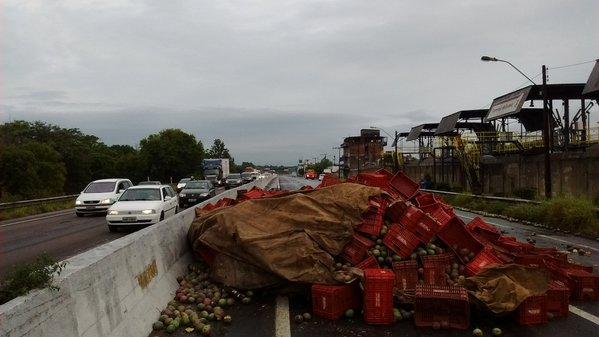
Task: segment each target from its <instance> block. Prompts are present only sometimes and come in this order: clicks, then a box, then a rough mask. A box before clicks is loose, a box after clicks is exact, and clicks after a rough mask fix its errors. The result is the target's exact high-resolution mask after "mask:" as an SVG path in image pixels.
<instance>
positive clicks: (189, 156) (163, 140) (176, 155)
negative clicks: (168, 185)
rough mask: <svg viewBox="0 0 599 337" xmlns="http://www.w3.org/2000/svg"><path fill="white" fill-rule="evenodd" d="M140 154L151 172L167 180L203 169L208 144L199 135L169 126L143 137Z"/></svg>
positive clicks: (153, 176)
mask: <svg viewBox="0 0 599 337" xmlns="http://www.w3.org/2000/svg"><path fill="white" fill-rule="evenodd" d="M139 144H140V149H139V154H140V156H141V159H142V162H143V163H144V165H145V168H146V169H147V171H146V172H147V175H149V176H150V177H152V178H153V179H160V180H162V181H164V182H166V181H170V178H171V177H172V178H173V181H178V180H179V179H181V178H184V177H188V176H190V175H192V174H193V173H194V172H198V171H200V170H201V165H202V160H203V159H204V147H203V145H202V142H201V141H198V140H196V138H195V136H193V135H190V134H187V133H185V132H183V131H181V130H179V129H166V130H162V131H160V132H159V133H158V134H153V135H150V136H148V137H147V138H144V139H142V140H141V141H140V143H139Z"/></svg>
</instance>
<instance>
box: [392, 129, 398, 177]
mask: <svg viewBox="0 0 599 337" xmlns="http://www.w3.org/2000/svg"><path fill="white" fill-rule="evenodd" d="M397 141H399V138H398V137H397V130H395V139H394V141H393V143H394V145H395V153H394V156H393V169H394V170H395V172H397V171H399V158H398V157H397Z"/></svg>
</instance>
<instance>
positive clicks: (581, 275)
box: [566, 269, 599, 301]
mask: <svg viewBox="0 0 599 337" xmlns="http://www.w3.org/2000/svg"><path fill="white" fill-rule="evenodd" d="M566 273H567V275H568V276H569V277H570V278H571V279H572V282H571V283H570V284H571V285H572V296H574V298H575V299H577V300H580V301H599V275H593V274H591V273H589V272H587V271H585V270H582V269H567V270H566Z"/></svg>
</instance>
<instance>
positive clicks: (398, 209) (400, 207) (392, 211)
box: [385, 200, 409, 223]
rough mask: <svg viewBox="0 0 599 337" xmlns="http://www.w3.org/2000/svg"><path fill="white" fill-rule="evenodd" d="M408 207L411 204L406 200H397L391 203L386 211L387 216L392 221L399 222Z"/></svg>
mask: <svg viewBox="0 0 599 337" xmlns="http://www.w3.org/2000/svg"><path fill="white" fill-rule="evenodd" d="M408 208H409V205H408V204H407V203H406V202H405V201H402V200H397V201H395V202H393V203H391V204H389V206H388V207H387V209H386V211H385V217H387V219H389V220H391V222H396V223H397V222H399V220H400V219H401V218H402V217H403V216H404V214H405V213H406V210H407V209H408Z"/></svg>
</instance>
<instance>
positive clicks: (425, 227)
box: [406, 214, 440, 244]
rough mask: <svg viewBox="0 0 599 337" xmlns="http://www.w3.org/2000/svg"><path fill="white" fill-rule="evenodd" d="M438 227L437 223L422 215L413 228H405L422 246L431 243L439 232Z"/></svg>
mask: <svg viewBox="0 0 599 337" xmlns="http://www.w3.org/2000/svg"><path fill="white" fill-rule="evenodd" d="M439 227H440V226H439V223H438V222H437V221H436V220H435V219H433V218H431V217H430V216H428V215H427V214H423V216H422V217H421V218H420V219H418V222H416V224H415V225H413V227H407V226H406V228H407V229H408V230H410V231H412V232H413V233H414V235H416V237H417V238H418V240H420V242H422V243H423V244H427V243H429V242H430V241H431V239H432V238H433V237H434V236H435V235H436V234H437V233H438V232H439Z"/></svg>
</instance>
